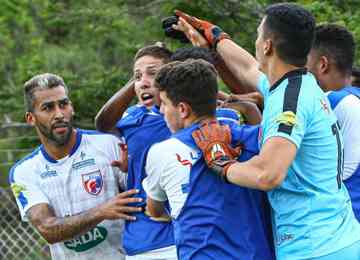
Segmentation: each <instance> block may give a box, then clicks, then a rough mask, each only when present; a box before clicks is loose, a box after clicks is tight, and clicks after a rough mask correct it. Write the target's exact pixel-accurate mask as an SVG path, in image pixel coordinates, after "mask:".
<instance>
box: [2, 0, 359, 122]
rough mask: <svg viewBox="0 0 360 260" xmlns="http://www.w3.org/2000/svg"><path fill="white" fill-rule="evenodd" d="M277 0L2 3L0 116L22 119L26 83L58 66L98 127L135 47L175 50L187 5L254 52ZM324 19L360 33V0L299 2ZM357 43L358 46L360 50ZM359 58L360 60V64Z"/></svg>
mask: <svg viewBox="0 0 360 260" xmlns="http://www.w3.org/2000/svg"><path fill="white" fill-rule="evenodd" d="M274 2H280V1H271V0H257V1H255V0H197V1H190V0H171V1H170V0H116V1H115V0H112V1H111V0H106V1H101V0H77V1H71V0H7V1H3V2H2V8H1V9H0V79H1V86H0V100H1V102H0V122H3V121H4V116H5V115H6V116H7V118H10V119H11V120H13V121H21V120H23V119H22V118H23V112H24V110H23V97H22V86H23V83H24V82H25V81H26V80H27V79H29V78H30V77H31V76H33V75H35V74H37V73H42V72H53V73H57V74H59V75H61V76H63V77H64V78H65V80H66V82H67V83H68V85H69V87H70V88H71V96H72V99H73V102H74V104H75V108H76V111H77V113H76V116H77V122H80V124H81V125H85V126H92V123H93V117H94V115H95V114H96V112H97V110H98V109H99V108H100V107H101V106H102V104H103V103H104V102H105V101H106V100H107V99H108V98H109V97H110V96H111V95H112V94H113V93H114V92H115V91H116V89H118V88H119V87H121V86H122V85H123V84H124V83H125V82H126V81H127V79H128V78H129V76H130V74H131V67H132V57H133V55H134V54H135V52H136V50H137V49H138V48H140V47H142V46H144V45H146V44H149V43H154V42H155V41H164V42H166V43H167V44H168V46H169V47H170V48H172V49H175V48H177V47H179V46H180V45H179V43H177V42H175V41H172V40H170V39H166V38H165V37H164V35H163V32H162V30H161V19H162V18H164V17H166V16H169V15H171V14H172V13H173V10H174V9H180V10H184V11H186V12H189V13H191V14H194V15H196V16H198V17H201V18H204V19H209V20H210V21H212V22H214V23H216V24H218V25H219V26H221V27H222V28H223V29H224V30H226V31H227V32H228V33H229V34H230V35H232V37H233V38H234V40H235V41H236V42H238V43H239V44H240V45H242V46H244V47H245V48H246V49H248V50H249V51H251V52H253V50H254V41H255V38H256V26H257V24H258V22H259V19H260V17H261V14H262V10H263V9H264V7H265V6H266V5H268V4H271V3H274ZM293 2H298V3H300V4H302V5H304V6H305V7H307V8H309V10H311V11H312V12H313V13H314V15H315V16H316V18H317V20H318V22H336V23H340V24H343V25H345V26H347V27H348V28H349V29H350V30H351V31H352V32H353V33H354V35H355V37H356V39H360V27H358V26H357V25H358V24H359V23H360V8H357V6H358V1H357V0H353V1H351V0H349V1H345V0H322V1H320V0H319V1H310V0H298V1H293ZM359 48H360V47H359V46H358V50H359ZM357 61H359V59H357ZM357 63H358V64H359V62H357Z"/></svg>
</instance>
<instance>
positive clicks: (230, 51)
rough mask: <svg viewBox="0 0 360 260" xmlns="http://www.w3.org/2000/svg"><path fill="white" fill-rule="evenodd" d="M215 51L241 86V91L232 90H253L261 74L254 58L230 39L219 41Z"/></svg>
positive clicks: (246, 91) (244, 91)
mask: <svg viewBox="0 0 360 260" xmlns="http://www.w3.org/2000/svg"><path fill="white" fill-rule="evenodd" d="M216 51H217V53H218V54H219V55H220V56H221V58H222V60H223V62H224V63H225V64H226V68H227V69H228V70H229V71H231V73H232V75H233V77H235V78H236V80H237V81H238V82H239V83H240V84H239V85H240V86H241V87H242V91H241V92H240V91H239V90H238V92H234V91H232V92H233V93H235V94H243V93H248V92H251V91H255V90H256V86H257V84H258V81H259V77H260V75H261V72H260V71H259V69H258V62H257V61H256V59H255V58H254V57H253V56H252V55H251V54H250V53H249V52H248V51H246V50H245V49H243V48H241V47H240V46H239V45H237V44H236V43H235V42H233V41H232V40H230V39H224V40H222V41H219V42H218V44H217V46H216Z"/></svg>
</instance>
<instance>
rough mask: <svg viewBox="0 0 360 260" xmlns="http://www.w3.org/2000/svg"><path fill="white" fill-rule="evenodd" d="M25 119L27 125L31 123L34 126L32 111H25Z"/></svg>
mask: <svg viewBox="0 0 360 260" xmlns="http://www.w3.org/2000/svg"><path fill="white" fill-rule="evenodd" d="M25 120H26V123H28V124H29V125H32V126H34V125H35V121H36V119H35V117H34V114H33V113H32V112H26V113H25Z"/></svg>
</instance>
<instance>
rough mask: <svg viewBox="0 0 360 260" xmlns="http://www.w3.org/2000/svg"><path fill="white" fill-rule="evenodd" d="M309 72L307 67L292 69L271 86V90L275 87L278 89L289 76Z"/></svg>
mask: <svg viewBox="0 0 360 260" xmlns="http://www.w3.org/2000/svg"><path fill="white" fill-rule="evenodd" d="M306 73H307V69H306V68H299V69H295V70H291V71H289V72H286V73H285V74H284V75H283V76H282V77H281V78H280V79H278V80H277V81H276V82H275V83H274V84H273V85H272V86H271V87H270V91H273V90H274V89H276V88H277V87H278V86H279V85H280V84H281V82H283V81H284V80H285V79H287V78H291V77H296V76H301V75H304V74H306Z"/></svg>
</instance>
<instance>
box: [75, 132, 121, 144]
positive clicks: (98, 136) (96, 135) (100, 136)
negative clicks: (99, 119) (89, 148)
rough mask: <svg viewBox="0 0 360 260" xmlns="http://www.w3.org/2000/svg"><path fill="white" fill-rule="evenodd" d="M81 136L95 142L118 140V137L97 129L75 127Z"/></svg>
mask: <svg viewBox="0 0 360 260" xmlns="http://www.w3.org/2000/svg"><path fill="white" fill-rule="evenodd" d="M77 131H79V133H80V134H81V136H82V137H83V138H86V139H87V140H88V141H89V142H97V143H101V142H103V143H109V142H111V143H113V142H117V143H118V142H119V140H120V139H119V137H118V136H116V135H114V134H111V133H104V132H99V131H97V130H85V129H77Z"/></svg>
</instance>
